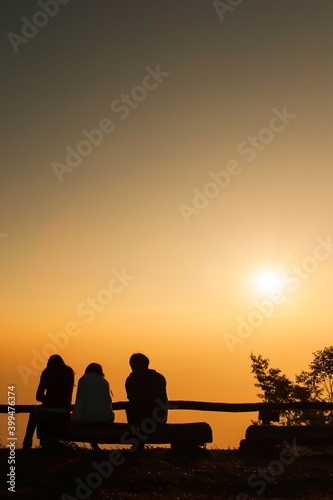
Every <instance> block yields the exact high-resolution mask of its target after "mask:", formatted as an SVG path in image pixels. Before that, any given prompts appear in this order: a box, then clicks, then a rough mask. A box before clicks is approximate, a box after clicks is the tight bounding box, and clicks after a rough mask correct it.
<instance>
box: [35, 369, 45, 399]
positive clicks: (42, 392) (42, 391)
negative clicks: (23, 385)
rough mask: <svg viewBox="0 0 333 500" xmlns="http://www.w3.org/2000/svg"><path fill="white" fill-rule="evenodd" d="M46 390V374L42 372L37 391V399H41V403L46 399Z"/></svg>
mask: <svg viewBox="0 0 333 500" xmlns="http://www.w3.org/2000/svg"><path fill="white" fill-rule="evenodd" d="M45 391H46V383H45V374H44V372H42V374H41V377H40V381H39V385H38V388H37V392H36V399H37V401H40V402H41V403H42V402H43V401H44V397H45Z"/></svg>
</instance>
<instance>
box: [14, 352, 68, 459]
mask: <svg viewBox="0 0 333 500" xmlns="http://www.w3.org/2000/svg"><path fill="white" fill-rule="evenodd" d="M73 386H74V372H73V370H72V368H70V367H69V366H67V365H65V363H64V360H63V359H62V357H61V356H59V355H58V354H53V355H52V356H50V358H49V360H48V362H47V366H46V368H45V370H44V371H43V372H42V374H41V377H40V382H39V385H38V389H37V394H36V399H37V401H40V402H41V403H42V404H41V405H39V406H37V405H35V406H34V407H33V408H32V410H31V412H30V417H29V421H28V425H27V430H26V433H25V437H24V440H23V448H25V449H27V448H31V446H32V438H33V434H34V432H35V429H36V426H37V436H38V437H39V438H40V439H41V444H42V445H43V444H46V437H45V436H46V435H45V430H46V429H47V427H50V426H52V424H57V423H58V422H59V421H61V420H66V419H69V415H70V408H71V401H72V393H73Z"/></svg>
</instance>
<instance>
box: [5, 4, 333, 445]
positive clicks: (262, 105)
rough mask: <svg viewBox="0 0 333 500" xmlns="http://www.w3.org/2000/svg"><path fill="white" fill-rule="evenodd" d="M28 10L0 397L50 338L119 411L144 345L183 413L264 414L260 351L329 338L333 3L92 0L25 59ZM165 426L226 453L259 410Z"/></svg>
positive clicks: (17, 109) (9, 56)
mask: <svg viewBox="0 0 333 500" xmlns="http://www.w3.org/2000/svg"><path fill="white" fill-rule="evenodd" d="M36 9H38V7H36V3H35V2H33V1H32V0H31V1H30V0H29V1H27V2H25V5H24V6H22V5H21V3H20V2H16V3H15V2H13V3H12V5H11V6H10V7H8V11H7V13H6V16H5V25H4V27H3V28H2V30H3V33H2V34H3V37H2V41H3V42H2V46H3V48H2V51H3V58H4V61H5V63H6V65H7V66H6V67H7V70H6V72H5V75H4V77H3V85H2V86H3V97H4V99H3V100H4V104H3V110H4V111H3V113H2V132H3V134H2V136H3V138H4V147H3V154H2V164H3V169H2V173H1V184H0V189H1V207H2V210H1V220H0V266H1V278H2V279H1V283H2V287H1V289H0V300H1V304H2V314H1V319H0V321H1V331H2V353H3V360H2V364H1V368H0V373H1V394H2V396H1V403H5V402H6V390H7V385H9V384H13V383H14V384H16V387H17V389H16V390H17V403H18V404H19V403H21V404H24V403H33V402H34V396H35V391H36V387H37V384H38V379H39V374H40V370H41V368H42V365H43V363H44V361H45V360H46V358H47V356H48V355H49V354H50V353H51V351H50V350H49V348H50V344H53V345H55V343H56V342H58V352H59V353H60V354H61V355H62V356H63V358H64V360H65V361H66V362H67V363H68V364H70V365H71V366H72V367H73V369H74V371H75V373H76V381H77V380H78V378H79V377H80V376H81V375H82V374H83V372H84V369H85V367H86V366H87V365H88V364H89V363H91V362H93V361H95V362H98V363H101V364H102V365H103V368H104V371H105V374H106V377H107V379H108V380H109V381H110V384H111V386H112V388H113V392H114V395H115V396H114V399H115V400H124V399H125V398H126V396H125V390H124V381H125V378H126V376H127V375H128V373H129V365H128V359H129V356H130V355H131V354H132V353H133V352H136V351H141V352H144V353H145V354H146V355H148V356H149V358H150V360H151V367H152V368H155V369H157V370H158V371H160V372H161V373H163V374H164V375H165V377H166V378H167V381H168V394H169V397H170V399H185V400H203V401H219V402H254V401H256V400H257V398H256V393H257V390H256V389H255V388H254V385H253V377H252V375H251V373H250V360H249V355H250V353H251V351H253V352H254V353H255V354H259V353H261V354H262V355H263V356H264V357H269V358H270V359H271V362H272V366H275V367H279V368H281V370H282V371H283V372H285V373H286V374H287V375H288V376H290V377H293V376H294V375H295V373H298V372H300V371H301V370H302V369H306V368H307V366H308V364H309V363H310V361H311V359H312V352H313V351H315V350H317V349H322V348H324V347H325V346H329V345H331V343H332V341H331V324H332V307H331V304H330V288H331V280H330V276H331V275H332V270H333V249H332V248H331V234H332V222H331V206H332V195H331V192H332V189H331V188H332V168H331V130H332V112H331V109H330V108H331V103H332V102H333V96H332V88H333V87H332V57H331V53H332V51H331V49H332V41H333V40H332V30H331V19H332V14H333V7H332V6H331V4H329V3H323V4H322V5H321V7H320V9H319V8H317V7H316V8H314V6H313V2H310V1H309V0H302V2H301V1H300V0H295V1H294V2H292V4H291V3H290V2H287V1H280V2H279V4H278V5H275V4H274V5H273V3H271V2H269V3H268V2H265V1H263V0H258V1H257V2H255V3H254V4H251V5H249V4H248V3H245V2H244V4H242V5H239V7H237V8H235V9H234V10H233V11H232V12H229V13H227V14H226V16H225V19H224V20H223V21H222V20H221V19H220V18H219V16H218V14H217V12H216V10H215V9H214V6H213V3H211V2H206V3H205V2H200V1H196V0H191V1H188V0H184V1H177V2H175V1H174V2H168V3H167V4H165V2H160V1H156V0H154V2H153V1H148V0H147V1H143V2H140V3H137V2H128V3H126V5H124V4H123V3H122V2H112V3H108V2H105V5H103V6H102V7H101V8H100V9H98V10H97V9H95V8H94V6H93V5H92V3H91V2H87V1H85V0H83V1H82V2H80V4H78V3H75V2H72V3H70V4H68V5H66V6H65V5H64V6H62V7H61V9H60V10H59V13H58V14H57V16H56V17H55V18H54V19H50V20H49V23H48V25H47V26H45V27H44V28H41V29H40V30H39V32H38V33H37V34H36V36H35V37H34V38H33V39H31V40H30V41H28V43H27V44H22V45H20V46H19V47H18V48H19V52H18V53H17V54H16V53H15V51H14V50H13V47H12V46H11V43H10V40H9V39H8V37H7V34H8V33H9V32H14V33H17V34H20V33H22V20H21V18H22V16H26V17H27V18H28V19H32V18H33V15H34V13H35V12H36ZM111 123H112V125H111ZM96 129H99V130H103V133H101V132H96ZM111 129H112V131H111ZM92 130H94V132H92ZM101 134H102V135H101ZM89 137H90V143H89V142H88V143H87V142H85V143H82V141H87V140H88V138H89ZM93 141H95V143H96V144H91V142H93ZM97 143H98V144H97ZM66 148H67V149H66ZM73 150H74V151H75V152H76V153H74V154H73ZM78 151H81V153H82V155H81V157H78V156H77V155H78ZM69 152H70V153H69ZM86 153H87V154H86ZM68 155H69V156H68ZM84 155H85V156H84ZM75 163H77V166H75V167H73V165H74V164H75ZM60 164H61V165H62V167H59V165H60ZM4 235H7V236H6V237H4ZM266 271H270V272H273V273H276V274H277V275H278V276H279V277H280V281H279V282H277V283H276V286H275V288H276V290H277V291H276V292H272V290H264V291H263V290H259V289H258V286H257V284H256V280H257V279H258V278H259V277H260V276H261V275H262V274H263V273H264V272H266ZM281 298H283V300H280V301H279V300H278V299H281ZM274 300H275V302H274ZM265 311H269V312H268V313H267V315H266V314H265ZM251 322H252V323H251ZM245 324H246V325H247V326H244V325H245ZM240 325H242V327H240ZM66 327H67V333H64V332H65V330H66ZM60 332H62V334H60ZM244 332H245V333H244ZM242 335H243V337H242ZM47 346H48V347H47ZM51 349H52V345H51ZM36 356H37V357H38V356H43V359H41V358H39V359H40V361H39V365H38V361H37V359H35V358H36ZM36 363H37V364H36ZM22 367H24V368H22ZM36 368H37V369H36ZM27 370H32V371H31V372H29V371H27ZM119 418H120V417H119ZM170 418H171V419H172V420H173V421H176V420H177V419H178V420H179V419H186V420H194V419H198V420H201V419H205V420H206V421H208V422H209V423H211V425H212V426H213V431H214V444H216V445H217V446H223V447H226V446H229V445H230V446H238V444H239V440H240V439H241V438H242V437H243V436H244V433H245V429H246V427H247V425H249V424H250V420H251V418H256V414H248V415H237V416H234V415H227V414H225V415H218V414H207V413H202V414H201V413H193V412H185V413H183V412H181V413H178V414H177V412H176V411H175V412H173V413H172V414H171V417H170ZM23 420H24V417H23V418H22V419H21V421H20V428H19V432H20V433H21V434H22V432H23V430H24V425H25V423H24V421H23ZM3 423H4V417H3V418H1V422H0V424H1V428H0V430H1V438H2V439H4V437H5V436H6V429H4V428H3Z"/></svg>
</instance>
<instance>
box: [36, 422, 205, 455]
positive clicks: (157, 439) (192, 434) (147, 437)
mask: <svg viewBox="0 0 333 500" xmlns="http://www.w3.org/2000/svg"><path fill="white" fill-rule="evenodd" d="M137 431H139V434H138V432H137ZM137 431H135V430H134V431H133V429H132V426H131V425H129V424H127V423H120V422H114V423H113V424H107V425H105V424H102V425H98V424H83V423H78V422H73V421H66V422H61V423H60V424H58V425H57V426H56V427H52V429H50V428H44V429H43V428H40V431H39V438H40V439H41V440H43V438H52V439H56V440H58V441H73V442H80V443H93V442H94V443H98V444H123V445H126V444H129V445H132V444H134V443H137V442H138V441H141V442H143V443H144V444H171V446H172V448H184V447H186V448H188V447H196V446H204V445H205V444H206V443H212V441H213V436H212V429H211V427H210V425H209V424H207V423H206V422H197V423H189V424H187V423H186V424H165V425H162V426H159V427H157V429H156V430H154V432H152V431H153V429H151V428H150V429H149V428H147V429H146V428H145V427H143V428H140V427H138V428H137ZM140 436H143V437H140Z"/></svg>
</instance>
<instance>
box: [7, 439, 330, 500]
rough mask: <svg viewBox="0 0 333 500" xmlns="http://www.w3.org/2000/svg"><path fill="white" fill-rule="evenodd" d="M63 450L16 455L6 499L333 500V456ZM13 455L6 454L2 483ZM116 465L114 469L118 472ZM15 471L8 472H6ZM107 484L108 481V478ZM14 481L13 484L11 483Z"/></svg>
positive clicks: (316, 453) (18, 452) (323, 453)
mask: <svg viewBox="0 0 333 500" xmlns="http://www.w3.org/2000/svg"><path fill="white" fill-rule="evenodd" d="M110 452H111V448H110V449H109V450H101V451H94V450H91V449H89V448H88V447H87V448H79V447H77V446H76V445H74V444H72V445H70V446H66V447H64V448H62V449H53V450H43V449H41V448H34V449H31V450H27V451H25V450H21V449H18V450H16V452H15V494H13V493H12V492H9V491H8V490H7V487H8V486H9V484H7V486H6V485H5V484H4V483H5V482H3V481H2V486H1V490H0V498H1V499H7V498H11V499H12V498H15V497H16V498H18V499H20V500H28V499H31V500H39V499H43V500H45V499H52V500H53V499H63V500H73V499H77V498H80V499H88V498H92V499H95V500H101V499H106V500H127V499H128V500H129V499H133V500H135V499H145V500H150V499H184V500H186V499H198V500H199V499H200V500H214V499H234V500H235V499H237V500H247V499H249V498H251V499H252V498H259V499H262V500H264V499H268V498H269V499H296V498H297V499H308V500H309V499H316V500H317V499H333V452H332V451H331V450H329V449H327V450H323V449H321V450H320V451H318V450H317V451H316V450H315V451H314V450H312V451H310V450H306V451H304V452H302V453H301V454H298V453H297V452H296V454H294V455H292V454H291V455H289V454H284V455H281V450H280V451H279V450H276V451H275V453H274V454H273V455H264V456H259V455H257V456H244V455H242V454H241V453H240V452H239V451H238V450H217V449H216V450H201V451H200V452H194V451H190V452H187V453H175V452H172V451H171V450H170V449H169V448H148V449H145V450H144V452H143V453H133V452H131V451H129V450H128V449H127V450H118V451H116V452H115V453H113V455H112V456H110ZM8 457H9V451H8V450H7V449H4V448H3V449H0V470H1V471H2V474H1V476H2V479H3V477H4V475H5V474H8V473H9V468H10V465H9V464H8ZM112 463H113V465H112ZM5 471H7V472H5ZM103 476H104V477H103ZM7 480H9V477H8V476H7Z"/></svg>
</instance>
